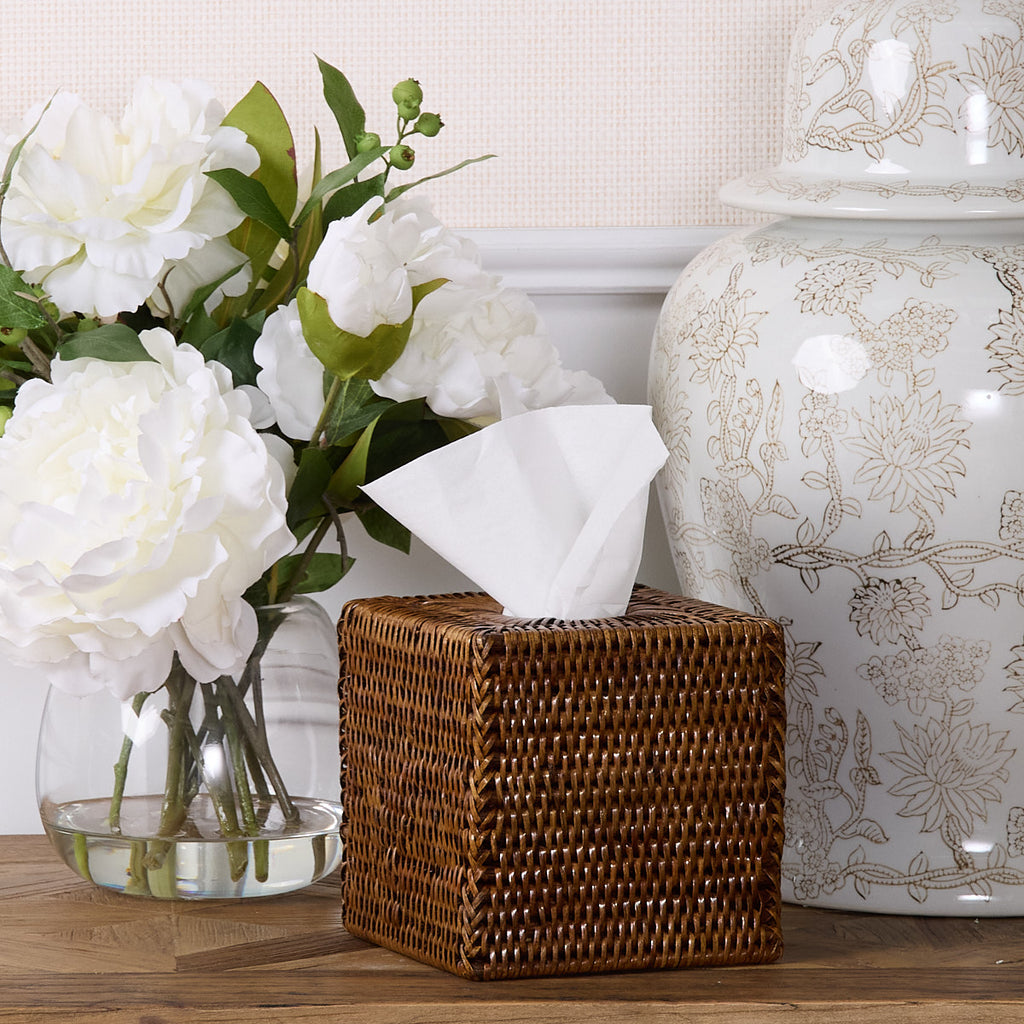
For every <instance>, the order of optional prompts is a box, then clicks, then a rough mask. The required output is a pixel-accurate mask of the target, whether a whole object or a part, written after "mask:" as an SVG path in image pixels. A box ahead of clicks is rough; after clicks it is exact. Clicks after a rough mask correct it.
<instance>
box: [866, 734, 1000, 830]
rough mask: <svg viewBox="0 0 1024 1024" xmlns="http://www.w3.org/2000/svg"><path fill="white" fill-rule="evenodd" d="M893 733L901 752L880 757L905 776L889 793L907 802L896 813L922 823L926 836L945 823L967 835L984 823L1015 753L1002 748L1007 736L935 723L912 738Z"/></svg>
mask: <svg viewBox="0 0 1024 1024" xmlns="http://www.w3.org/2000/svg"><path fill="white" fill-rule="evenodd" d="M896 728H897V730H898V731H899V734H900V744H901V747H902V749H901V750H899V751H890V752H889V753H887V754H885V755H884V756H885V758H886V759H887V760H888V761H890V762H891V763H892V764H893V765H895V766H896V767H897V768H898V769H899V770H900V771H901V772H902V773H903V778H901V779H900V781H899V782H897V783H896V785H894V786H892V787H891V788H890V790H889V792H890V793H891V794H892V795H893V796H897V797H902V798H905V803H904V804H903V807H901V808H900V810H899V811H898V813H899V814H900V815H901V816H902V817H918V816H920V817H922V818H924V822H923V824H922V826H921V829H922V831H924V832H934V831H935V830H936V829H939V828H941V827H942V826H943V825H944V824H945V823H946V821H947V819H949V820H951V824H953V825H954V826H955V827H956V828H957V829H958V830H959V831H960V832H961V833H965V834H969V833H970V831H971V829H972V828H973V827H974V823H975V821H976V820H980V821H985V820H986V805H987V804H988V803H989V802H990V801H999V800H1000V799H1002V797H1001V794H1000V792H999V788H998V786H997V783H999V782H1004V783H1005V782H1006V781H1008V779H1009V773H1008V772H1007V770H1006V767H1005V766H1006V762H1007V761H1009V760H1010V758H1011V757H1012V756H1013V754H1014V751H1013V750H1005V749H1004V748H1003V743H1004V741H1005V740H1006V737H1007V735H1008V734H1007V733H1005V732H1000V733H993V732H990V730H989V727H988V725H987V724H980V725H971V723H970V722H962V723H961V724H960V725H956V726H953V727H948V726H946V725H944V724H943V723H942V722H938V721H936V720H935V719H930V720H929V722H928V724H927V726H925V727H924V728H922V727H921V726H919V725H915V726H914V727H913V732H908V731H907V730H906V729H904V728H903V727H902V726H900V725H898V724H897V726H896Z"/></svg>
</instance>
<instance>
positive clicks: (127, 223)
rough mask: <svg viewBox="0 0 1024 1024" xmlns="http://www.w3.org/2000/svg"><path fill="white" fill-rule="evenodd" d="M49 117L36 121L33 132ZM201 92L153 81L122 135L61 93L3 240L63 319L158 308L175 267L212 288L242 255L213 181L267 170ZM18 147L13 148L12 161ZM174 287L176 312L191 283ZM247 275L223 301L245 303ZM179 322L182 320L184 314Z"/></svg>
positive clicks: (231, 210)
mask: <svg viewBox="0 0 1024 1024" xmlns="http://www.w3.org/2000/svg"><path fill="white" fill-rule="evenodd" d="M37 116H38V111H37V112H34V113H33V114H31V115H29V117H28V118H26V130H27V128H28V127H30V126H31V124H33V123H34V121H35V118H36V117H37ZM223 117H224V110H223V107H221V105H220V104H219V103H218V102H217V101H216V100H215V99H214V98H213V96H212V94H211V93H210V91H209V90H208V88H207V87H206V86H204V85H202V84H200V83H196V82H186V83H184V84H182V85H172V84H169V83H163V82H155V81H152V80H149V79H143V80H142V81H140V82H139V84H138V85H137V87H136V89H135V92H134V94H133V97H132V100H131V102H130V103H129V105H128V107H127V109H126V110H125V112H124V115H123V117H122V118H121V121H120V123H118V124H115V123H114V122H113V121H111V120H110V119H109V118H107V117H104V116H102V115H101V114H98V113H96V112H95V111H93V110H91V109H90V108H89V107H87V106H86V105H85V104H84V103H83V102H82V101H81V100H80V99H79V98H78V97H77V96H74V95H71V94H67V93H61V94H58V95H57V96H56V97H55V98H54V100H53V102H52V104H51V106H50V107H49V109H48V110H46V112H45V113H44V114H43V115H42V119H41V120H40V122H39V125H38V127H37V128H36V130H35V132H34V133H33V134H32V136H31V137H30V138H29V141H28V143H27V144H26V146H25V148H24V150H23V151H22V154H21V157H20V159H19V161H18V163H17V166H16V169H15V174H14V177H13V179H12V181H11V187H10V190H9V192H8V195H7V199H6V202H5V206H4V211H3V241H4V245H5V247H6V249H7V252H8V253H9V255H10V258H11V261H12V263H13V264H14V267H15V268H16V269H17V270H20V271H21V272H22V275H23V276H24V278H25V280H26V281H28V282H29V283H31V284H39V285H43V286H44V287H45V289H46V291H47V292H48V294H49V296H50V298H52V300H53V301H54V303H55V304H56V305H57V306H58V307H59V309H60V310H61V311H62V312H63V313H70V312H79V313H84V314H88V315H98V316H104V317H107V316H115V315H116V314H118V313H121V312H126V311H131V310H134V309H137V308H138V307H139V306H141V305H142V304H143V303H145V302H146V301H147V300H148V299H150V298H151V297H153V298H154V302H155V304H156V306H157V308H158V309H160V310H161V311H163V312H166V310H167V299H166V297H165V296H164V294H163V292H162V291H161V290H160V285H161V282H162V281H163V279H164V277H165V275H167V273H168V271H169V270H171V268H172V266H173V265H174V263H175V262H176V261H182V260H187V261H188V262H189V264H190V271H189V273H190V274H191V275H192V276H193V279H198V280H200V281H201V282H202V283H206V282H210V281H213V280H215V279H216V278H217V277H218V276H220V274H221V273H222V272H223V271H224V269H225V265H227V267H228V268H230V265H240V264H242V263H243V262H244V260H243V258H242V256H241V255H240V254H238V253H236V252H234V250H233V249H230V247H229V246H227V243H226V242H225V241H224V240H223V238H224V236H225V235H226V234H227V233H228V232H229V231H230V230H231V229H232V228H234V227H236V226H237V225H238V224H240V223H241V221H242V219H243V215H242V213H241V211H240V210H239V209H238V207H237V205H236V204H235V202H234V200H233V199H232V198H231V197H230V196H229V195H228V193H227V192H226V191H225V190H224V189H223V188H222V187H221V186H220V185H218V184H217V183H216V182H214V181H213V180H212V179H211V178H208V177H207V176H206V174H205V172H206V171H209V170H215V169H220V168H225V167H233V168H236V169H237V170H240V171H242V172H243V173H246V174H249V173H251V172H252V171H254V170H255V169H256V168H257V166H258V165H259V157H258V155H257V153H256V150H255V149H253V147H252V146H250V145H249V143H248V142H247V141H246V138H245V135H244V133H243V132H241V131H239V130H238V129H236V128H229V127H224V126H222V125H221V121H222V119H223ZM15 141H16V139H14V138H11V139H8V140H7V147H6V148H7V150H8V151H9V150H10V148H11V147H12V146H13V145H14V142H15ZM175 276H180V271H175V272H174V274H172V276H171V280H170V281H168V283H167V290H168V293H169V294H170V295H171V296H172V297H173V298H174V299H175V302H176V304H177V303H180V302H181V301H183V300H182V299H181V297H180V296H181V295H182V294H183V293H184V291H185V290H186V288H190V286H191V284H192V282H185V281H181V282H178V281H175V280H174V277H175ZM245 286H246V277H245V276H244V275H239V276H238V277H237V278H236V279H232V280H231V281H230V282H229V283H227V284H225V285H224V286H223V289H222V290H223V291H225V292H228V293H234V294H239V293H240V292H241V291H242V290H243V289H244V288H245ZM176 311H177V312H180V311H181V310H180V309H177V310H176Z"/></svg>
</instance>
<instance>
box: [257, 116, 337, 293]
mask: <svg viewBox="0 0 1024 1024" xmlns="http://www.w3.org/2000/svg"><path fill="white" fill-rule="evenodd" d="M313 134H314V138H315V142H314V147H313V181H312V187H313V188H316V186H317V183H318V182H319V181H320V178H321V171H320V133H319V132H317V131H316V130H315V129H314V133H313ZM323 238H324V229H323V218H322V217H321V215H320V208H319V207H318V206H315V207H314V208H313V210H312V212H311V213H310V215H309V216H308V217H307V218H306V219H305V220H304V221H303V222H302V223H301V224H299V225H298V228H297V229H296V232H295V246H294V248H289V250H288V256H287V258H286V259H285V261H284V263H282V264H281V266H280V267H278V268H277V270H276V271H275V272H274V273H273V274H270V275H267V276H268V281H267V287H266V288H265V289H264V290H263V293H262V295H260V297H259V301H258V302H257V303H256V308H257V309H266V310H271V309H276V308H277V307H278V306H281V305H284V304H286V303H287V302H288V300H289V299H290V298H291V293H292V291H293V290H294V289H295V285H296V283H297V282H299V281H304V280H305V279H306V275H307V274H308V273H309V264H310V262H311V261H312V259H313V257H314V255H316V251H317V249H319V248H320V243H321V242H322V241H323ZM296 264H297V265H296Z"/></svg>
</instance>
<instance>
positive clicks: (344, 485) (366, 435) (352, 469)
mask: <svg viewBox="0 0 1024 1024" xmlns="http://www.w3.org/2000/svg"><path fill="white" fill-rule="evenodd" d="M379 422H380V417H377V419H375V420H374V421H373V422H372V423H371V424H370V425H369V426H368V427H367V428H366V429H365V430H364V431H363V432H362V433H361V434H360V435H359V440H358V441H356V443H355V446H354V447H353V448H352V450H351V451H350V452H349V453H348V455H347V456H346V458H345V461H344V462H343V463H342V464H341V465H340V466H339V467H338V469H337V470H336V471H335V473H334V475H333V476H332V477H331V481H330V483H329V484H328V485H327V495H328V497H329V498H330V499H331V501H332V502H334V504H335V505H336V506H337V507H339V508H344V507H347V506H350V505H352V504H353V502H355V500H356V499H357V498H358V497H359V493H360V492H359V488H360V487H361V486H362V485H363V484H365V483H366V467H367V462H368V460H369V457H370V442H371V441H372V440H373V431H374V429H375V428H376V426H377V424H378V423H379Z"/></svg>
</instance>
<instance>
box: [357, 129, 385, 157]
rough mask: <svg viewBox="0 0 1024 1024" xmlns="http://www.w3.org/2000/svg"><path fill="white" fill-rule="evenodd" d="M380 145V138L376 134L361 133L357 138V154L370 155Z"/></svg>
mask: <svg viewBox="0 0 1024 1024" xmlns="http://www.w3.org/2000/svg"><path fill="white" fill-rule="evenodd" d="M379 145H380V136H379V135H378V134H377V133H376V132H360V133H359V134H358V135H357V136H356V152H357V153H369V151H370V150H371V149H376V148H377V147H378V146H379Z"/></svg>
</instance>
